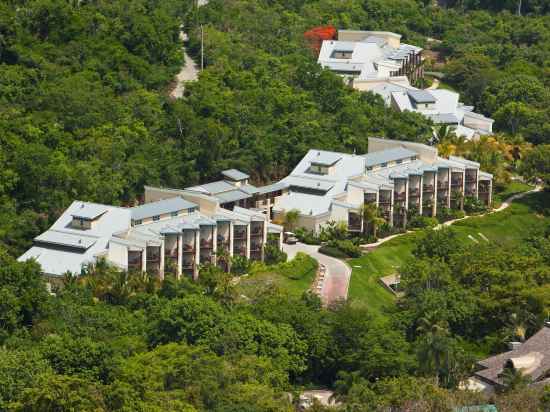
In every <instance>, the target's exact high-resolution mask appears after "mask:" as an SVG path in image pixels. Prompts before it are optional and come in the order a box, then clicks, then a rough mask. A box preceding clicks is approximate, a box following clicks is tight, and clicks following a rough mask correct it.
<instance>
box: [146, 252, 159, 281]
mask: <svg viewBox="0 0 550 412" xmlns="http://www.w3.org/2000/svg"><path fill="white" fill-rule="evenodd" d="M160 253H161V251H160V246H147V256H146V263H145V270H146V271H147V272H149V273H154V274H156V273H159V272H160Z"/></svg>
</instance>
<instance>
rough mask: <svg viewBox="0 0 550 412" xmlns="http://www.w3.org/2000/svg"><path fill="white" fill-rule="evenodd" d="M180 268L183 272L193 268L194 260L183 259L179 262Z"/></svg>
mask: <svg viewBox="0 0 550 412" xmlns="http://www.w3.org/2000/svg"><path fill="white" fill-rule="evenodd" d="M181 268H182V269H183V270H189V269H194V268H195V259H183V261H182V262H181Z"/></svg>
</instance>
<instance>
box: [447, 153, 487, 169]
mask: <svg viewBox="0 0 550 412" xmlns="http://www.w3.org/2000/svg"><path fill="white" fill-rule="evenodd" d="M449 160H452V161H454V162H458V163H462V164H463V165H465V166H470V167H471V168H473V169H479V166H480V165H479V163H478V162H474V161H473V160H468V159H464V158H463V157H458V156H449Z"/></svg>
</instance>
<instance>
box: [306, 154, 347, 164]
mask: <svg viewBox="0 0 550 412" xmlns="http://www.w3.org/2000/svg"><path fill="white" fill-rule="evenodd" d="M340 159H342V155H341V154H340V153H335V152H324V151H320V150H319V151H317V153H315V154H314V155H313V156H312V157H311V158H310V160H311V163H313V164H316V165H322V166H332V165H333V164H335V163H336V162H338V161H339V160H340Z"/></svg>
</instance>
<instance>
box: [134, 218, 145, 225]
mask: <svg viewBox="0 0 550 412" xmlns="http://www.w3.org/2000/svg"><path fill="white" fill-rule="evenodd" d="M142 223H143V221H142V220H141V219H137V220H132V226H137V225H141V224H142Z"/></svg>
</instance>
